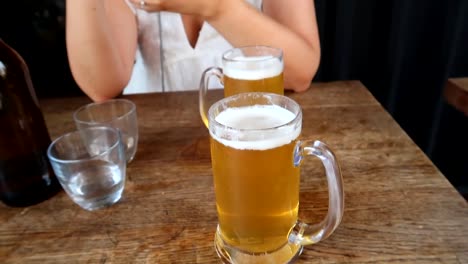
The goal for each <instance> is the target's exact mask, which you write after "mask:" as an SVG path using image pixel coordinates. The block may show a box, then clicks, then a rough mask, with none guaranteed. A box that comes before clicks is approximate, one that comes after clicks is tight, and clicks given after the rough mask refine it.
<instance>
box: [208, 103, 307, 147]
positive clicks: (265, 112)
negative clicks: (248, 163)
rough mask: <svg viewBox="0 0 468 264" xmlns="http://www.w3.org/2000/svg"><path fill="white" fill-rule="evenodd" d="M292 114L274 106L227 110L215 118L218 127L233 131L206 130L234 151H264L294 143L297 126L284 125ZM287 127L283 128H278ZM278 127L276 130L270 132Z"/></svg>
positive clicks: (299, 129)
mask: <svg viewBox="0 0 468 264" xmlns="http://www.w3.org/2000/svg"><path fill="white" fill-rule="evenodd" d="M295 117H296V115H295V114H294V113H292V112H291V111H289V110H287V109H285V108H282V107H280V106H277V105H254V106H245V107H235V108H228V109H226V110H224V111H223V112H221V113H220V114H219V115H218V116H216V121H217V122H218V123H220V124H222V125H225V126H228V127H231V128H235V130H232V129H225V128H220V129H219V130H215V131H210V133H211V136H212V137H213V138H214V139H215V140H217V141H219V142H220V143H221V144H223V145H226V146H229V147H232V148H235V149H249V150H267V149H272V148H276V147H279V146H282V145H285V144H288V143H290V142H291V141H293V140H295V139H296V138H297V137H298V136H299V134H300V132H301V127H300V126H297V125H296V124H288V123H289V122H291V121H292V120H293V119H294V118H295ZM285 124H288V125H287V126H282V125H285ZM279 126H282V127H281V128H278V129H270V128H275V127H279Z"/></svg>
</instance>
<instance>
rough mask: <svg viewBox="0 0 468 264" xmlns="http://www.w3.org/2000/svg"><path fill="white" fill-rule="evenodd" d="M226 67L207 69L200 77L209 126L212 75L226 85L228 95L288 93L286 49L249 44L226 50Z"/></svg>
mask: <svg viewBox="0 0 468 264" xmlns="http://www.w3.org/2000/svg"><path fill="white" fill-rule="evenodd" d="M222 65H223V69H221V68H219V67H211V68H208V69H206V70H205V71H204V72H203V74H202V77H201V81H200V94H199V95H200V97H199V101H200V102H199V105H200V115H201V117H202V120H203V122H204V123H205V125H207V126H208V124H207V122H208V118H207V113H208V108H209V107H210V105H209V104H208V99H207V93H208V88H209V87H208V86H209V83H210V79H211V78H212V77H215V78H217V79H218V80H219V81H220V82H221V83H223V85H224V97H228V96H231V95H235V94H238V93H243V92H269V93H276V94H284V84H283V68H284V65H283V51H282V50H281V49H278V48H272V47H267V46H247V47H241V48H234V49H230V50H228V51H226V52H225V53H224V54H223V56H222Z"/></svg>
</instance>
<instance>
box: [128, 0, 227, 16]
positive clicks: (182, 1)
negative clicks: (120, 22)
mask: <svg viewBox="0 0 468 264" xmlns="http://www.w3.org/2000/svg"><path fill="white" fill-rule="evenodd" d="M130 2H131V3H132V4H133V5H134V6H135V8H138V9H142V10H145V11H147V12H157V11H170V12H175V13H180V14H185V15H194V16H199V17H202V18H204V19H207V18H210V17H214V16H216V15H217V14H218V13H219V12H220V10H221V8H222V3H223V2H224V1H223V0H190V1H188V0H130Z"/></svg>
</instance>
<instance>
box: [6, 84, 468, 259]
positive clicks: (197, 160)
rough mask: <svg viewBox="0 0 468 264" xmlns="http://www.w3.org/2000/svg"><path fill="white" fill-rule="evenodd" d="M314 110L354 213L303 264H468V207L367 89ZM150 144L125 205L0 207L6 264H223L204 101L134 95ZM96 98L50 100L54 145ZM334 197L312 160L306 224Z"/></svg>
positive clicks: (351, 90)
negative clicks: (79, 110) (217, 237)
mask: <svg viewBox="0 0 468 264" xmlns="http://www.w3.org/2000/svg"><path fill="white" fill-rule="evenodd" d="M288 96H290V97H291V98H293V99H294V100H296V101H297V102H298V103H299V104H301V106H302V108H303V114H304V121H303V133H302V137H303V138H309V139H320V140H322V141H324V142H326V143H327V144H328V145H329V146H330V147H332V148H333V149H334V151H335V154H336V155H337V157H338V159H339V161H340V163H341V169H342V173H343V178H344V187H345V195H346V198H345V213H344V218H343V221H342V223H341V225H340V226H339V227H338V229H337V230H336V231H335V233H334V234H333V235H332V236H331V237H330V238H328V239H327V240H325V241H323V242H320V243H318V244H316V245H312V246H308V247H306V249H305V250H304V253H303V254H302V256H301V257H300V259H299V261H298V263H468V253H467V252H468V204H467V202H466V201H465V200H464V199H463V198H462V197H461V196H460V195H459V194H458V193H457V191H456V190H455V189H454V188H453V187H452V186H451V185H450V183H449V182H448V181H447V180H446V179H445V177H444V176H443V175H442V174H441V173H440V172H439V170H437V168H436V167H435V166H434V165H433V164H432V163H431V161H430V160H429V159H428V158H427V157H426V156H425V155H424V153H423V152H422V151H421V150H420V149H419V148H418V147H417V146H416V145H415V144H414V142H413V141H411V139H410V138H409V137H408V136H407V135H406V134H405V133H404V131H403V130H402V129H401V128H400V127H399V126H398V124H397V123H396V122H395V121H394V120H393V119H392V117H391V116H390V115H389V114H388V113H387V112H386V111H385V110H384V109H383V108H382V106H381V105H380V104H379V103H378V102H377V101H376V100H375V99H374V97H373V96H372V95H371V94H370V93H369V92H368V91H367V89H366V88H365V87H364V86H362V84H360V83H359V82H354V81H349V82H333V83H318V84H313V85H312V87H311V89H310V90H309V91H307V92H305V93H301V94H288ZM125 97H126V98H128V99H130V100H132V101H134V102H135V103H136V105H137V112H138V118H139V130H140V142H139V145H138V152H137V155H136V157H135V160H134V161H133V162H132V163H131V164H130V165H129V167H128V171H127V183H126V187H125V192H124V197H123V199H122V200H121V201H120V202H119V203H117V204H115V205H114V206H112V207H110V208H107V209H104V210H100V211H95V212H87V211H84V210H82V209H80V208H79V207H78V206H76V205H75V204H73V202H72V201H71V200H70V199H69V198H68V197H67V196H66V195H65V193H63V192H61V193H59V194H58V195H57V196H55V197H53V198H51V199H49V200H48V201H45V202H43V203H41V204H38V205H35V206H31V207H28V208H9V207H6V206H4V205H0V262H1V263H41V264H43V263H219V259H218V257H217V256H216V253H215V251H214V248H213V235H214V232H215V229H216V223H217V218H216V208H215V200H214V193H213V182H212V176H211V163H210V153H209V146H208V131H207V129H206V128H205V127H204V125H203V124H202V122H201V120H200V117H199V114H198V97H197V93H196V92H182V93H159V94H146V95H132V96H125ZM87 102H89V99H87V98H60V99H49V100H43V101H41V107H42V110H43V112H44V114H45V118H46V121H47V125H48V128H49V131H50V134H51V136H52V138H56V137H57V136H59V135H60V134H63V133H65V132H68V131H71V130H74V124H73V121H72V112H73V111H74V110H75V109H77V108H78V107H79V106H81V105H83V104H85V103H87ZM327 204H328V194H327V185H326V180H325V177H324V176H323V168H322V167H321V165H320V163H319V162H318V161H314V160H311V161H308V162H305V164H304V167H303V169H302V178H301V207H300V216H301V217H302V218H304V219H308V220H310V221H319V220H320V219H321V218H322V217H323V216H324V215H325V214H326V211H327Z"/></svg>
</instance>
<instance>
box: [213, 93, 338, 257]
mask: <svg viewBox="0 0 468 264" xmlns="http://www.w3.org/2000/svg"><path fill="white" fill-rule="evenodd" d="M208 116H209V131H210V142H211V143H210V145H211V159H212V169H213V177H214V187H215V188H214V189H215V194H216V206H217V212H218V221H219V222H218V228H217V231H216V234H215V247H216V251H217V253H218V255H219V256H220V257H221V258H222V259H223V261H224V262H226V263H250V262H252V263H289V262H290V261H292V260H294V259H295V258H297V257H298V256H299V254H300V253H301V252H302V247H303V246H304V245H310V244H314V243H317V242H319V241H321V240H323V239H325V238H327V237H328V236H329V235H330V234H332V232H333V231H334V230H335V229H336V228H337V227H338V225H339V223H340V221H341V218H342V216H343V210H344V193H343V182H342V178H341V172H340V169H339V165H338V163H337V160H336V158H335V155H334V154H333V153H332V151H331V150H330V149H329V148H328V147H327V146H326V145H325V144H324V143H322V142H320V141H309V140H302V139H299V138H300V134H301V127H302V112H301V108H300V106H299V105H298V104H297V103H296V102H295V101H293V100H292V99H290V98H288V97H286V96H283V95H277V94H271V93H242V94H238V95H234V96H231V97H227V98H224V99H222V100H220V101H218V102H216V103H215V104H213V106H211V108H210V110H209V113H208ZM310 156H315V157H317V158H319V159H320V160H321V161H322V163H323V166H324V167H325V174H326V176H327V179H328V189H329V204H328V214H327V216H326V217H325V219H324V220H323V221H322V222H320V223H317V224H313V225H310V224H308V223H304V222H302V221H301V220H299V219H298V210H299V183H300V166H301V163H302V161H303V159H305V158H306V157H310Z"/></svg>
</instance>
